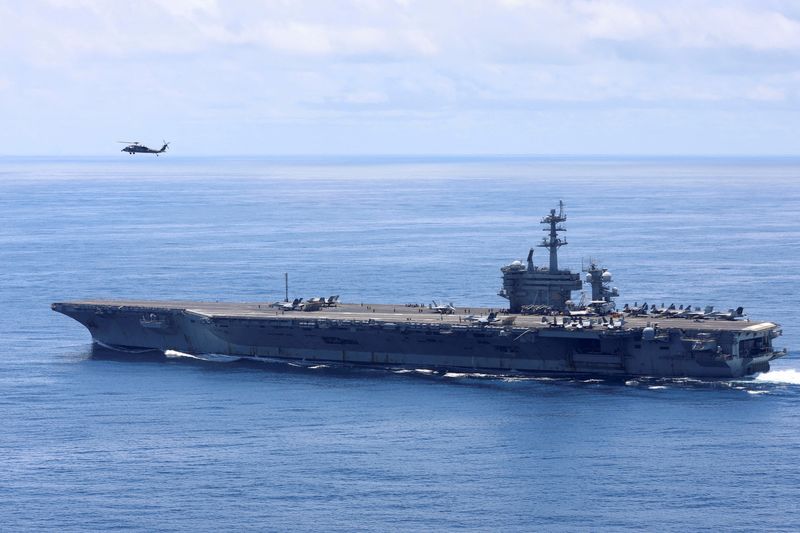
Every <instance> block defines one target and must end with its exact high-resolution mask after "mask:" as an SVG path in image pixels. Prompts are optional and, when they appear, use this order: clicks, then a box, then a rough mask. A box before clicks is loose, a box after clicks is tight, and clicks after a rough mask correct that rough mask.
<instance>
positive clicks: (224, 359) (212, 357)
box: [164, 350, 239, 363]
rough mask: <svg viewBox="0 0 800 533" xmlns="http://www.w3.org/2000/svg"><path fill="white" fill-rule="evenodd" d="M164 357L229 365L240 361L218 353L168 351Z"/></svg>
mask: <svg viewBox="0 0 800 533" xmlns="http://www.w3.org/2000/svg"><path fill="white" fill-rule="evenodd" d="M164 355H166V356H167V357H169V358H174V359H179V358H186V359H196V360H198V361H212V362H217V363H229V362H231V361H236V360H237V359H239V358H238V357H236V356H235V355H223V354H216V353H204V354H202V355H194V354H190V353H185V352H179V351H178V350H166V351H164Z"/></svg>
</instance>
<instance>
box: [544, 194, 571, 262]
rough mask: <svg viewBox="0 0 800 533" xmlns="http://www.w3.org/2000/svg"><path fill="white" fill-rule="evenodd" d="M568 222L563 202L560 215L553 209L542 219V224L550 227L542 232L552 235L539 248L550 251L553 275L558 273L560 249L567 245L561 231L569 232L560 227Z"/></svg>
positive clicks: (560, 205) (560, 202)
mask: <svg viewBox="0 0 800 533" xmlns="http://www.w3.org/2000/svg"><path fill="white" fill-rule="evenodd" d="M566 220H567V214H566V213H565V212H564V202H563V201H559V202H558V213H556V210H555V209H551V210H550V214H549V215H547V216H546V217H544V218H543V219H542V224H547V225H548V227H546V228H543V229H542V231H548V232H550V235H549V236H548V237H545V238H544V239H542V243H541V244H540V245H539V246H541V247H543V248H547V249H548V250H550V273H551V274H555V273H556V272H558V249H559V248H560V247H562V246H564V245H565V244H567V239H562V238H560V237H559V236H558V232H559V231H567V228H565V227H564V226H561V225H560V224H561V223H562V222H565V221H566Z"/></svg>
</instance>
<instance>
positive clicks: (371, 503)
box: [0, 154, 800, 531]
mask: <svg viewBox="0 0 800 533" xmlns="http://www.w3.org/2000/svg"><path fill="white" fill-rule="evenodd" d="M559 200H563V201H564V203H565V205H566V212H567V215H568V221H567V228H568V231H567V233H566V235H567V240H568V242H569V245H568V246H565V247H563V248H562V249H561V255H560V258H561V264H562V265H564V266H568V267H571V268H573V269H576V270H578V269H580V268H581V265H582V264H586V262H587V261H588V260H589V259H590V258H591V259H594V260H597V261H599V262H600V263H601V264H602V265H603V266H605V267H606V268H608V269H609V270H610V271H611V272H612V273H613V276H614V283H613V284H614V285H616V286H618V287H619V290H620V297H619V298H618V302H619V303H620V304H622V303H625V302H629V303H633V302H640V303H641V302H643V301H648V302H651V303H657V304H661V303H662V302H663V303H666V304H667V305H669V304H670V303H673V302H674V303H676V304H692V305H699V306H705V305H707V304H709V305H715V306H716V308H718V309H727V308H730V307H738V306H740V305H741V306H743V307H744V309H745V313H746V314H747V315H748V316H749V317H752V318H754V319H765V320H771V321H775V322H778V323H780V324H781V325H782V326H783V331H784V335H783V337H782V338H780V339H778V340H777V342H776V344H777V346H779V347H787V348H788V349H789V356H788V357H786V358H783V359H781V360H778V361H776V362H774V363H773V370H772V371H771V372H769V373H767V374H761V375H758V376H755V377H752V378H747V379H738V380H728V381H725V380H722V381H701V380H694V379H673V380H665V379H655V378H641V379H629V380H611V379H603V378H597V379H581V380H576V379H568V378H565V379H552V378H519V377H515V378H509V377H502V376H490V375H476V374H455V373H447V374H439V373H431V372H427V371H424V370H423V369H420V370H416V371H415V370H402V371H401V370H365V369H349V368H338V367H335V366H326V365H312V366H296V365H291V364H284V363H274V362H272V363H261V362H243V361H235V360H230V359H221V358H217V357H213V356H211V357H203V358H193V357H186V356H182V355H181V354H178V353H172V354H170V356H169V357H167V358H166V359H164V360H147V359H140V360H126V359H125V358H108V357H93V356H92V347H91V340H90V336H89V334H88V332H87V330H86V329H85V328H84V327H83V326H81V325H80V324H78V323H77V322H74V321H72V320H70V319H68V318H67V317H65V316H62V315H60V314H57V313H54V312H52V311H51V310H50V307H49V306H50V303H51V302H54V301H61V300H70V299H79V298H90V297H92V298H150V299H178V298H180V299H192V300H207V301H214V300H220V301H264V302H268V301H275V300H280V299H282V298H283V288H284V287H283V280H284V277H283V276H284V273H285V272H287V273H288V274H289V286H290V287H289V291H290V295H291V296H298V297H299V296H303V297H306V298H308V297H312V296H322V295H325V296H327V295H332V294H340V295H341V298H342V300H343V301H348V302H392V303H394V302H396V303H407V302H416V303H427V302H429V301H431V300H434V299H435V300H437V301H439V300H443V301H448V302H449V301H452V302H454V303H455V304H456V305H465V306H479V305H485V306H493V307H501V306H502V305H503V302H504V300H502V299H501V298H499V297H498V296H497V291H498V289H499V288H500V270H499V269H500V267H501V266H502V265H504V264H507V263H508V262H510V261H512V260H515V259H521V260H524V259H525V256H526V255H527V251H528V248H529V247H530V246H533V245H535V244H537V243H538V242H539V241H540V240H541V237H542V236H543V235H544V234H543V233H542V231H541V228H540V225H539V220H540V219H541V217H542V216H543V215H544V214H545V213H546V212H547V211H549V209H550V208H552V207H555V206H556V205H557V204H558V202H559ZM543 252H544V250H543V249H541V248H539V249H537V251H536V253H535V255H534V261H535V262H537V263H539V264H543V263H545V262H546V258H545V253H543ZM798 265H800V159H793V158H712V157H707V158H678V157H675V158H612V157H586V158H575V157H538V158H537V157H474V158H466V157H439V158H435V157H316V158H310V157H308V158H301V157H296V158H293V157H274V158H221V159H218V158H211V157H207V158H181V157H176V156H174V155H173V154H168V155H166V156H164V157H159V158H155V157H145V156H139V155H137V156H132V157H131V156H127V155H120V156H119V157H115V158H22V157H4V158H0V303H2V305H0V339H2V343H1V344H0V421H1V422H2V430H1V431H0V529H2V530H3V531H27V530H37V531H41V530H46V531H112V530H140V531H204V530H212V529H213V530H234V531H307V530H314V531H450V530H457V531H560V530H568V531H575V530H588V531H594V530H613V531H640V530H643V529H644V530H660V531H686V530H714V531H752V530H764V531H767V530H769V531H790V530H796V529H797V524H800V414H799V413H798V406H800V363H798V353H799V352H798V347H800V326H799V325H798V324H800V315H798V312H797V309H798V306H799V305H800V301H798V298H797V287H798V282H800V266H798Z"/></svg>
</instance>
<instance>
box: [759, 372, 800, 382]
mask: <svg viewBox="0 0 800 533" xmlns="http://www.w3.org/2000/svg"><path fill="white" fill-rule="evenodd" d="M755 380H756V381H762V382H766V383H788V384H790V385H800V372H798V371H797V370H796V369H794V368H787V369H786V370H771V371H769V372H765V373H763V374H759V375H757V376H756V377H755Z"/></svg>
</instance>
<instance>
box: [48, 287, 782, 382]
mask: <svg viewBox="0 0 800 533" xmlns="http://www.w3.org/2000/svg"><path fill="white" fill-rule="evenodd" d="M52 308H53V309H54V310H55V311H58V312H60V313H63V314H65V315H67V316H69V317H72V318H73V319H75V320H77V321H78V322H80V323H81V324H83V325H84V326H86V328H87V329H88V330H89V332H90V333H91V335H92V338H93V340H94V341H95V342H97V343H101V344H102V345H104V346H106V347H110V348H115V349H119V350H121V351H123V352H130V351H138V350H159V351H167V350H175V351H179V352H185V353H189V354H206V353H214V354H225V355H232V356H239V357H249V358H269V359H284V360H302V361H306V362H320V363H336V364H342V365H367V366H387V367H410V368H428V369H438V370H448V371H464V372H486V373H499V374H506V373H522V374H540V375H564V374H582V375H587V374H589V375H616V376H658V377H697V378H735V377H741V376H746V375H748V374H753V373H755V372H765V371H767V370H769V362H770V361H771V360H772V359H775V358H776V357H780V356H782V355H784V353H785V351H776V350H774V349H773V347H772V340H773V339H774V338H775V337H776V336H778V335H779V334H780V330H779V327H778V326H777V325H776V324H773V323H771V322H749V321H744V320H690V319H685V318H667V317H664V318H661V319H659V323H658V324H653V323H651V321H652V320H653V319H652V318H651V317H629V318H627V319H626V320H624V321H620V322H618V323H616V324H615V323H614V322H613V320H612V321H610V322H609V323H608V324H606V323H605V321H603V322H600V321H597V322H596V323H595V322H588V323H586V324H587V325H586V326H584V324H583V322H582V321H581V322H577V321H564V320H563V319H561V320H559V318H558V317H553V316H540V315H529V314H504V315H500V319H499V320H497V321H496V322H486V323H479V322H476V321H475V319H474V318H472V317H474V316H475V315H476V314H478V315H480V314H486V315H488V314H489V313H490V311H491V310H489V309H476V308H471V309H458V308H456V309H454V310H453V312H452V314H442V315H439V314H435V313H431V312H430V310H428V309H425V308H416V307H407V306H404V305H385V304H381V305H365V304H356V305H354V304H340V305H338V306H336V307H331V308H322V309H318V310H313V311H302V310H296V311H286V310H279V309H275V308H272V307H270V306H269V305H268V304H258V303H254V304H237V303H199V302H157V301H120V300H90V301H74V302H59V303H54V304H53V305H52Z"/></svg>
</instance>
